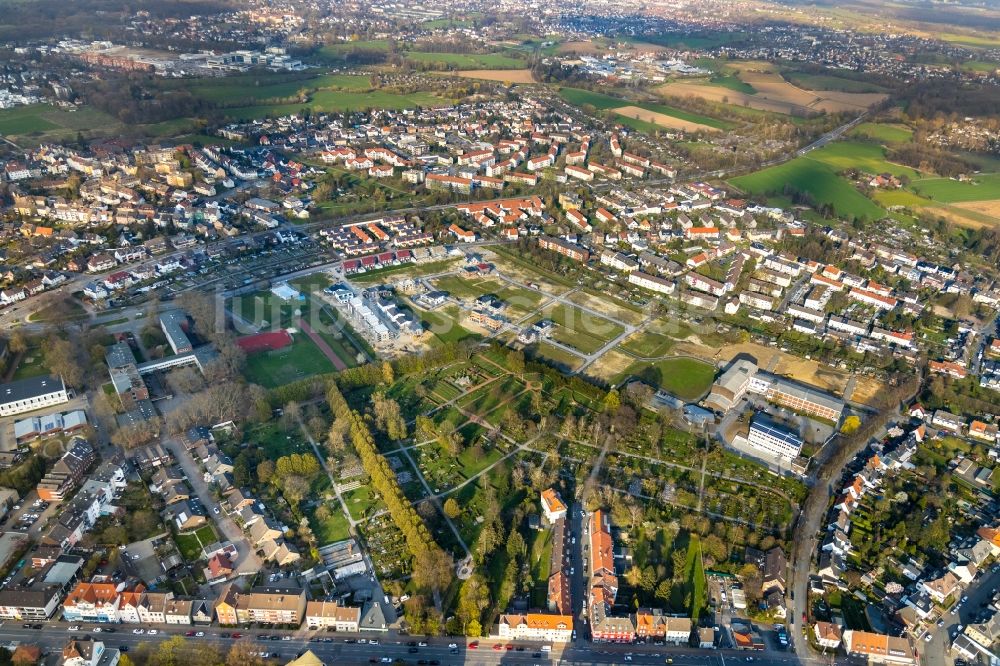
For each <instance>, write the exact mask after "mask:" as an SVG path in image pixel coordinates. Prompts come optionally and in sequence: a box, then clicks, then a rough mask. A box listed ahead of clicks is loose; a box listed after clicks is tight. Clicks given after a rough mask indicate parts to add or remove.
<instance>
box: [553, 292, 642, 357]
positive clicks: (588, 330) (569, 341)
mask: <svg viewBox="0 0 1000 666" xmlns="http://www.w3.org/2000/svg"><path fill="white" fill-rule="evenodd" d="M542 319H551V320H552V321H554V322H555V323H556V326H555V330H554V331H553V332H552V338H553V339H554V340H556V341H557V342H560V343H562V344H564V345H567V346H569V347H572V348H573V349H576V350H579V351H581V352H583V353H584V354H592V353H594V352H596V351H597V350H598V349H600V348H601V347H603V346H604V345H605V344H606V343H607V342H608V341H609V340H612V339H614V338H615V337H617V336H619V335H621V334H622V333H623V332H624V331H625V329H624V328H623V327H622V326H621V325H620V324H618V323H616V322H614V321H612V320H610V319H605V318H603V317H598V316H595V315H592V314H590V313H588V312H585V311H583V310H581V309H579V308H576V307H571V306H567V305H563V304H561V303H560V304H557V305H553V306H548V307H546V308H545V309H544V310H543V311H542V315H541V316H538V317H536V318H535V321H540V320H542Z"/></svg>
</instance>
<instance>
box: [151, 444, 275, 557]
mask: <svg viewBox="0 0 1000 666" xmlns="http://www.w3.org/2000/svg"><path fill="white" fill-rule="evenodd" d="M164 445H165V446H166V447H167V448H169V449H170V450H171V451H172V452H173V454H174V458H175V459H176V460H177V464H178V465H180V467H181V469H182V470H184V474H185V475H187V478H188V483H189V484H191V489H192V490H194V494H195V495H196V496H197V497H199V498H201V501H202V503H203V504H204V505H205V508H206V509H207V510H208V512H209V516H210V517H211V519H212V520H214V521H215V525H216V527H218V528H219V531H220V532H222V537H223V538H224V539H228V540H229V541H232V542H233V544H234V545H235V546H236V553H237V557H236V562H234V564H235V566H236V573H238V574H252V573H257V572H258V571H260V570H261V568H262V567H263V564H264V563H263V561H262V560H261V559H260V557H258V556H257V553H256V551H254V549H253V548H251V547H250V543H249V542H248V541H247V539H246V537H245V536H244V534H243V530H241V529H240V527H239V525H237V524H236V523H235V522H234V521H233V519H232V518H230V517H229V516H228V515H227V514H226V512H225V511H220V512H219V513H218V514H216V513H215V512H214V511H213V508H214V507H216V506H218V502H216V501H215V499H214V495H213V493H212V488H211V486H210V485H209V484H208V483H205V480H204V479H203V478H202V471H201V468H199V467H198V463H196V462H195V460H194V458H192V457H191V454H190V453H189V452H188V451H187V450H185V448H184V447H183V446H182V445H181V443H180V442H178V441H176V440H173V439H168V440H164Z"/></svg>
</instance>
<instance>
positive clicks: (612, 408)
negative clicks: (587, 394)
mask: <svg viewBox="0 0 1000 666" xmlns="http://www.w3.org/2000/svg"><path fill="white" fill-rule="evenodd" d="M621 404H622V401H621V398H620V397H619V396H618V389H611V390H610V391H608V393H607V395H605V396H604V411H606V412H611V413H614V412H616V411H618V408H619V407H621Z"/></svg>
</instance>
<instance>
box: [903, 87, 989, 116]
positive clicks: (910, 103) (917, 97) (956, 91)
mask: <svg viewBox="0 0 1000 666" xmlns="http://www.w3.org/2000/svg"><path fill="white" fill-rule="evenodd" d="M898 95H899V98H900V101H902V102H903V104H904V108H905V109H906V111H905V113H906V115H907V116H908V117H909V118H910V119H912V120H917V119H920V118H928V119H929V118H934V117H936V116H939V115H940V116H947V115H950V114H957V115H959V116H993V115H996V112H997V108H1000V86H996V85H993V84H990V83H978V82H976V83H972V82H966V81H961V80H958V79H925V80H922V81H916V82H914V83H913V84H912V85H909V86H906V87H904V88H901V89H900V90H899V92H898Z"/></svg>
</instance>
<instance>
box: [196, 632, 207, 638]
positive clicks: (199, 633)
mask: <svg viewBox="0 0 1000 666" xmlns="http://www.w3.org/2000/svg"><path fill="white" fill-rule="evenodd" d="M204 635H205V632H204V631H199V632H198V633H197V634H195V636H197V637H198V638H201V637H202V636H204Z"/></svg>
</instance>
